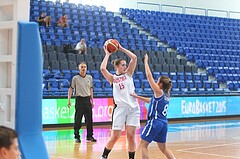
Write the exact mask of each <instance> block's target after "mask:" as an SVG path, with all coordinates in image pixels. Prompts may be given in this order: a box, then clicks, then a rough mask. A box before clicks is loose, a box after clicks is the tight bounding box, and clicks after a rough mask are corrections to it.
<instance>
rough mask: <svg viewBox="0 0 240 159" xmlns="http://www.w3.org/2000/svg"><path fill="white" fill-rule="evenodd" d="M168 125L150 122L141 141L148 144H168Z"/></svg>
mask: <svg viewBox="0 0 240 159" xmlns="http://www.w3.org/2000/svg"><path fill="white" fill-rule="evenodd" d="M167 130H168V124H167V123H165V122H163V121H161V120H156V119H151V120H148V121H147V123H146V125H145V127H144V128H143V130H142V133H141V139H143V140H145V141H147V142H149V143H150V142H152V141H155V142H160V143H166V139H167Z"/></svg>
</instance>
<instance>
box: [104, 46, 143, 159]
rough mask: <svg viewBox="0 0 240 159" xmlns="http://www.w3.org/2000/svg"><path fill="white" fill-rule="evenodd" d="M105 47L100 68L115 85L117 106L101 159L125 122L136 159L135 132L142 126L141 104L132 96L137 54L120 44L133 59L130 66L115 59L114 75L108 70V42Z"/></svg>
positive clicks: (130, 148) (130, 157)
mask: <svg viewBox="0 0 240 159" xmlns="http://www.w3.org/2000/svg"><path fill="white" fill-rule="evenodd" d="M103 48H104V51H105V53H106V55H105V57H104V59H103V61H102V64H101V67H100V69H101V72H102V74H103V76H104V77H105V78H106V79H107V81H108V82H109V83H110V84H111V85H112V86H113V99H114V102H115V104H116V107H115V109H114V112H113V121H112V133H111V136H110V138H109V139H108V141H107V143H106V146H105V148H104V151H103V154H102V157H101V159H107V157H108V154H109V153H110V151H111V150H112V148H113V146H114V144H115V143H116V142H117V140H118V138H119V137H120V135H121V131H122V130H123V129H124V128H125V124H126V133H127V140H128V154H129V159H134V156H135V149H136V141H135V133H136V128H139V127H140V108H139V104H138V102H137V99H136V98H134V97H133V96H131V94H132V93H134V89H135V88H134V83H133V79H132V74H133V73H134V70H135V67H136V64H137V56H136V55H135V54H133V53H132V52H131V51H129V50H127V49H125V48H123V47H122V46H121V45H120V44H119V50H120V51H122V52H124V53H125V54H126V55H127V56H129V57H130V58H131V60H130V62H129V66H128V67H127V64H126V61H125V60H124V59H122V58H119V59H116V60H114V62H113V65H114V68H115V70H116V74H114V75H113V74H111V73H110V72H109V71H108V70H107V62H108V59H109V56H110V55H111V53H109V52H108V51H107V49H106V43H105V44H104V47H103Z"/></svg>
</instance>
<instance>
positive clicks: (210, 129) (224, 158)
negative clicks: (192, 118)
mask: <svg viewBox="0 0 240 159" xmlns="http://www.w3.org/2000/svg"><path fill="white" fill-rule="evenodd" d="M140 131H141V129H139V130H138V132H137V137H136V138H137V142H138V143H139V141H140V139H139V133H140ZM81 134H82V136H81V137H82V142H81V143H75V142H74V139H73V130H72V129H64V130H45V131H44V132H43V136H44V139H45V143H46V147H47V149H48V153H49V156H50V159H99V158H100V156H101V154H102V150H103V148H104V146H105V143H106V141H107V139H108V137H109V135H110V126H98V127H94V137H95V138H96V139H97V140H98V141H97V142H96V143H92V142H86V140H85V138H86V131H85V129H84V130H83V131H82V132H81ZM167 141H168V146H169V148H170V149H171V150H172V151H173V153H174V155H175V157H176V158H177V159H234V158H239V159H240V120H220V121H211V122H206V121H205V122H191V123H170V124H169V133H168V139H167ZM126 148H127V141H126V136H125V132H122V135H121V137H120V139H119V140H118V142H117V143H116V144H115V146H114V148H113V150H112V151H111V153H110V155H109V159H127V158H128V155H127V149H126ZM149 156H150V159H161V158H165V157H164V156H163V155H162V154H161V152H160V151H159V150H158V148H157V145H156V143H151V144H150V146H149ZM135 158H136V159H141V157H140V152H139V149H137V151H136V156H135Z"/></svg>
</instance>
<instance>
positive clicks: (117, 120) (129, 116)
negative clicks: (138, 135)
mask: <svg viewBox="0 0 240 159" xmlns="http://www.w3.org/2000/svg"><path fill="white" fill-rule="evenodd" d="M125 124H126V125H129V126H135V127H136V128H139V127H140V108H139V107H136V108H130V107H128V106H117V107H116V108H115V109H114V112H113V121H112V129H113V130H124V129H125Z"/></svg>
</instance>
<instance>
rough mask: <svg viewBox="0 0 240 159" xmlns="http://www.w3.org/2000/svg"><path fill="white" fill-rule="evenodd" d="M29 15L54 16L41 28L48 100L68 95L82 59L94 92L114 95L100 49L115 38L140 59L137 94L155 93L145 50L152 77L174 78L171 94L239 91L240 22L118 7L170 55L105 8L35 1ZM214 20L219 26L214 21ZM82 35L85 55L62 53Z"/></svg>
mask: <svg viewBox="0 0 240 159" xmlns="http://www.w3.org/2000/svg"><path fill="white" fill-rule="evenodd" d="M30 12H31V17H30V19H31V21H36V18H37V17H38V16H39V14H40V13H41V12H46V13H47V14H48V15H50V16H51V17H52V26H50V27H43V26H40V27H39V31H40V35H41V40H42V44H43V54H44V72H43V77H44V84H45V87H44V95H45V96H51V95H56V96H59V95H64V96H66V95H67V88H68V87H69V83H70V82H71V78H72V77H73V76H74V75H75V74H77V73H78V71H77V70H76V68H77V64H78V63H79V62H80V61H83V60H84V61H86V62H87V64H88V69H89V73H90V74H91V75H92V76H93V78H94V94H95V95H98V96H102V95H111V93H112V90H111V89H112V88H111V87H110V86H109V84H108V83H107V82H106V80H105V79H104V78H103V77H102V75H101V73H100V72H99V67H100V63H101V61H102V58H103V57H104V52H103V50H102V45H103V43H104V41H105V40H107V39H109V38H115V39H117V40H118V41H119V42H120V43H121V44H122V45H123V46H124V47H125V48H127V49H130V50H132V51H133V52H134V53H135V54H136V55H137V56H138V65H137V67H136V72H135V74H134V83H135V86H136V92H138V93H139V94H143V95H149V94H151V93H152V92H151V89H150V88H149V84H148V83H147V81H146V78H145V75H144V65H143V57H144V54H145V53H146V52H148V53H149V54H150V67H151V70H152V71H153V74H154V78H155V79H157V77H159V76H160V75H161V74H163V75H167V76H169V77H170V78H171V79H172V81H173V89H172V94H175V95H178V94H224V93H232V92H233V93H237V92H240V91H239V74H240V73H239V52H238V51H237V49H238V45H237V42H238V39H237V38H236V37H238V35H239V29H238V26H237V25H236V24H238V22H239V21H238V20H231V19H227V18H216V17H214V18H213V17H203V16H194V15H184V14H175V13H164V12H155V11H143V10H134V9H124V8H121V9H120V13H121V14H122V16H127V17H128V18H129V19H130V20H132V21H134V22H135V23H136V24H137V25H138V26H140V27H142V28H143V29H144V30H145V31H146V32H148V33H151V35H152V36H155V37H156V38H158V39H159V40H160V41H161V42H162V43H165V44H168V46H169V47H170V48H172V49H175V50H176V51H168V49H167V47H166V46H163V45H161V46H159V45H158V43H157V40H154V39H149V37H148V36H147V35H146V34H144V33H140V31H139V29H138V28H135V27H134V28H131V26H130V24H129V23H128V22H123V21H122V17H121V16H115V15H114V13H112V12H108V11H106V10H105V8H104V7H102V6H101V7H97V6H89V5H82V4H78V5H76V4H73V3H67V2H64V3H60V2H50V1H46V2H45V1H43V0H41V1H34V0H31V11H30ZM62 13H67V14H68V16H69V24H70V26H69V27H68V28H59V27H57V26H56V24H55V23H56V21H57V19H58V18H59V17H60V16H61V15H62ZM146 19H147V20H148V22H147V23H146ZM211 20H213V21H217V22H216V23H212V22H210V21H211ZM225 20H226V21H225ZM154 21H155V22H154ZM201 22H208V24H209V25H207V26H206V27H205V26H203V25H201ZM223 26H224V27H223ZM226 26H228V29H226ZM196 27H198V28H197V29H196ZM217 29H219V30H220V31H221V32H219V31H217ZM229 30H231V31H229ZM226 33H228V34H227V35H225V34H226ZM82 37H84V38H85V40H86V42H87V45H88V50H87V55H80V54H74V53H73V52H68V53H64V51H63V44H71V45H72V46H73V47H74V46H75V45H76V43H77V42H78V41H79V40H80V39H81V38H82ZM219 38H221V39H223V40H219ZM209 50H210V51H209ZM218 54H219V55H218ZM122 56H123V54H122V53H121V52H117V53H115V54H113V55H111V56H110V57H111V59H110V60H109V61H111V60H112V59H116V58H118V57H122ZM126 60H127V62H128V61H129V59H126ZM108 69H109V70H113V66H112V65H111V64H108ZM200 72H202V73H200ZM209 77H211V78H209ZM212 77H214V78H215V79H214V78H212ZM224 84H227V87H226V86H224Z"/></svg>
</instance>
